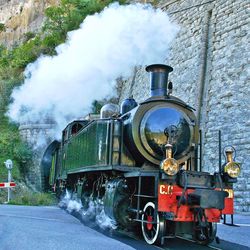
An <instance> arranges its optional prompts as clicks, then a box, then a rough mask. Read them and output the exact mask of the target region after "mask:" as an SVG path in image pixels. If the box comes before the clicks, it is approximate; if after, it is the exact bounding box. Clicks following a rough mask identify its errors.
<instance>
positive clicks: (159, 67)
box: [146, 64, 173, 72]
mask: <svg viewBox="0 0 250 250" xmlns="http://www.w3.org/2000/svg"><path fill="white" fill-rule="evenodd" d="M146 71H147V72H172V71H173V68H172V67H170V66H168V65H165V64H151V65H149V66H147V67H146Z"/></svg>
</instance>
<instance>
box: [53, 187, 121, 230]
mask: <svg viewBox="0 0 250 250" xmlns="http://www.w3.org/2000/svg"><path fill="white" fill-rule="evenodd" d="M75 196H76V195H75V194H72V193H70V192H69V191H68V190H66V194H65V196H64V197H63V198H62V199H61V201H60V202H59V204H58V205H59V207H61V208H65V209H66V210H67V211H68V212H69V213H72V212H76V213H78V214H79V215H81V218H82V220H83V221H85V222H89V221H92V222H95V224H96V225H98V226H99V227H100V228H101V229H104V230H105V229H111V230H112V229H116V228H117V225H116V223H115V221H113V220H112V219H110V218H109V217H108V216H107V215H106V214H105V212H104V206H103V204H102V201H101V200H98V199H96V200H95V199H91V198H90V199H89V201H88V203H87V204H86V205H85V206H84V207H83V205H82V202H81V200H79V199H77V198H76V197H75Z"/></svg>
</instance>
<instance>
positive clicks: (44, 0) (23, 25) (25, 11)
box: [0, 0, 59, 47]
mask: <svg viewBox="0 0 250 250" xmlns="http://www.w3.org/2000/svg"><path fill="white" fill-rule="evenodd" d="M58 2H59V0H0V24H3V25H4V29H3V30H2V31H0V44H4V45H5V46H7V47H11V46H13V45H16V44H19V43H20V42H21V41H22V40H23V38H24V35H25V34H26V33H27V32H35V31H37V30H39V29H40V28H41V24H42V22H43V20H44V11H45V9H46V8H47V7H49V6H51V5H56V4H57V3H58Z"/></svg>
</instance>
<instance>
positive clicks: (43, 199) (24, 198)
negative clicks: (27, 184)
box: [8, 192, 58, 206]
mask: <svg viewBox="0 0 250 250" xmlns="http://www.w3.org/2000/svg"><path fill="white" fill-rule="evenodd" d="M57 203H58V201H57V199H56V197H55V195H54V194H51V193H30V192H27V193H24V194H23V195H20V196H17V197H15V198H14V199H12V200H11V201H10V202H9V203H8V204H11V205H24V206H51V205H57Z"/></svg>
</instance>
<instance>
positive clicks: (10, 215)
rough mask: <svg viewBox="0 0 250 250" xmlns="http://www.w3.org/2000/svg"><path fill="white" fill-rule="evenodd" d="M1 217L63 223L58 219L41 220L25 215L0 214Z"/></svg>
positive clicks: (40, 218)
mask: <svg viewBox="0 0 250 250" xmlns="http://www.w3.org/2000/svg"><path fill="white" fill-rule="evenodd" d="M0 216H3V217H15V218H25V219H35V220H44V221H58V222H65V221H63V220H60V219H50V218H42V217H35V216H25V215H14V214H0Z"/></svg>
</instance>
